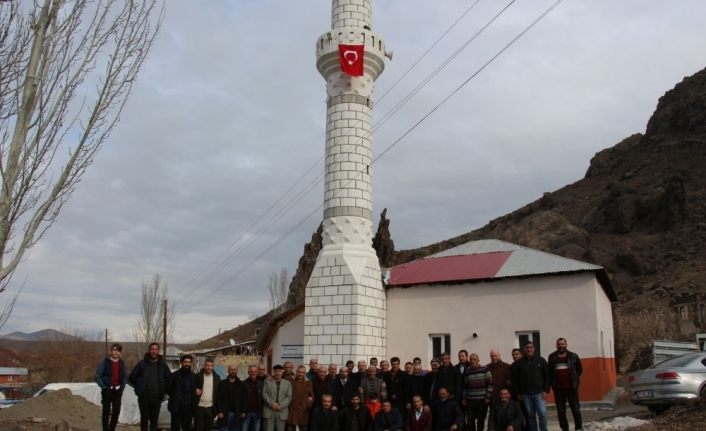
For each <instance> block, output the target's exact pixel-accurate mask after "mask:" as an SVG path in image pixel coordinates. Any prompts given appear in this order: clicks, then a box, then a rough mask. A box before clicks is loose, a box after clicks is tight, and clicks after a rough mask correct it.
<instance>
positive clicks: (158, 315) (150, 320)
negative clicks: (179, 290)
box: [134, 274, 176, 352]
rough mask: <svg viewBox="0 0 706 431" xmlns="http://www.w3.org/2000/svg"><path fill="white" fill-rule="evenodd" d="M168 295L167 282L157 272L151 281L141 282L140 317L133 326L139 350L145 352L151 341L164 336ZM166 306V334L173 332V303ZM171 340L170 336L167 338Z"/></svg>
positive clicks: (158, 339) (156, 340)
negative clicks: (165, 312) (165, 314)
mask: <svg viewBox="0 0 706 431" xmlns="http://www.w3.org/2000/svg"><path fill="white" fill-rule="evenodd" d="M168 297H169V295H168V289H167V283H165V282H164V281H163V280H162V277H161V276H160V275H159V274H155V275H154V277H152V282H151V283H142V304H141V309H140V319H139V320H138V321H137V326H136V327H135V330H134V333H135V341H137V345H138V349H139V351H140V352H146V351H147V346H148V345H149V343H152V342H160V341H161V340H162V338H163V336H164V306H163V304H164V301H165V300H167V299H168ZM167 304H168V307H167V334H168V335H171V334H174V328H175V326H176V325H175V322H174V315H175V312H174V304H169V303H167ZM169 339H170V340H171V338H169Z"/></svg>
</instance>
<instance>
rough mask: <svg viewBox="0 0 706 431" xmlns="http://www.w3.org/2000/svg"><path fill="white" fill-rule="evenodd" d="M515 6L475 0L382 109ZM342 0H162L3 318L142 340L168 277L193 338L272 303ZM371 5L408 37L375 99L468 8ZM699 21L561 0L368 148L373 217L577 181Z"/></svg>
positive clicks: (292, 242) (458, 223) (498, 34)
mask: <svg viewBox="0 0 706 431" xmlns="http://www.w3.org/2000/svg"><path fill="white" fill-rule="evenodd" d="M508 2H510V0H504V1H499V0H480V1H479V2H478V4H477V6H475V7H474V8H473V9H472V10H471V12H470V13H468V14H467V15H466V16H465V17H464V18H463V19H462V20H461V21H460V22H459V24H458V25H457V26H456V27H455V28H454V29H453V30H452V31H451V32H449V34H448V35H447V36H446V37H445V38H444V39H443V40H442V41H441V42H440V43H439V44H438V45H437V47H436V48H435V49H434V50H433V51H432V52H431V53H430V54H429V55H427V56H426V57H425V58H424V59H423V60H422V61H421V62H420V63H419V64H418V66H417V67H415V68H414V69H413V70H412V71H411V72H410V73H409V74H408V75H407V76H406V77H405V78H404V79H403V80H402V81H400V83H399V84H398V85H397V86H395V87H394V88H393V89H392V91H390V92H389V93H388V94H387V95H386V96H385V97H384V98H383V99H382V100H379V102H378V104H377V105H376V108H375V114H374V116H375V117H376V118H378V119H379V118H383V115H384V114H385V113H387V112H389V111H390V110H391V109H392V108H393V107H394V106H395V104H396V103H397V102H399V101H400V100H401V99H402V98H403V97H405V96H406V95H407V94H408V93H409V92H410V91H411V90H412V89H413V88H414V87H415V86H417V84H419V82H421V81H422V80H423V79H424V78H425V77H426V76H427V75H428V74H429V73H431V72H432V71H433V70H434V69H436V68H437V67H438V66H439V65H440V64H441V63H442V62H443V61H444V60H445V59H446V58H448V57H449V56H450V55H451V54H452V53H453V52H454V51H456V49H457V48H458V47H459V46H461V45H462V44H463V43H464V42H465V41H467V40H468V39H469V38H470V37H471V36H472V35H473V34H474V33H475V32H477V31H478V29H479V28H480V27H482V26H483V25H484V24H485V23H486V22H488V20H490V18H491V17H492V16H493V15H495V14H496V13H497V12H498V11H499V10H500V9H502V8H503V7H504V6H505V5H507V3H508ZM553 2H554V0H532V1H529V0H518V1H516V2H514V4H513V5H512V6H510V8H509V9H508V10H507V12H506V13H505V14H503V15H502V16H501V17H500V18H499V19H498V20H497V21H496V22H495V23H494V24H493V25H492V26H490V27H489V28H488V29H487V30H486V31H485V32H484V33H483V34H482V35H481V36H480V37H478V38H477V39H476V40H475V41H474V42H473V43H471V44H470V45H468V47H467V48H466V49H465V50H464V51H463V52H462V53H461V54H460V55H459V56H458V57H457V58H456V59H455V60H454V61H453V62H451V63H450V64H449V65H448V67H446V68H445V69H444V70H443V71H442V72H441V73H439V74H438V76H437V77H436V78H435V79H434V80H432V81H431V82H429V84H428V85H426V86H425V87H424V89H423V90H422V91H420V92H419V94H417V95H416V96H415V97H414V98H413V99H411V100H410V101H409V103H407V104H406V105H405V107H404V108H403V109H401V110H400V111H399V112H397V114H396V115H394V116H393V117H391V118H390V119H389V120H388V121H386V122H385V123H384V124H382V125H381V126H380V127H379V129H378V130H377V132H376V135H375V138H374V147H375V153H376V154H379V153H380V152H382V151H383V150H384V149H385V148H386V147H388V146H389V145H390V144H391V143H392V142H394V141H395V140H396V139H398V138H399V137H400V136H401V135H402V134H403V133H404V132H405V131H406V130H407V129H409V128H410V127H411V126H412V125H413V124H414V123H416V122H417V121H418V120H419V119H420V118H422V116H424V115H425V114H426V113H427V112H428V111H429V110H430V109H432V108H433V107H434V106H436V105H437V104H438V103H439V102H440V101H441V99H443V98H444V97H445V96H446V95H448V94H449V93H450V92H451V91H452V90H453V89H454V88H456V87H457V86H458V85H460V84H461V83H462V82H463V81H464V80H466V79H467V78H468V77H469V76H471V75H472V74H473V73H475V72H476V71H477V70H478V68H479V67H481V66H482V65H483V64H484V63H485V62H486V61H487V60H488V59H490V58H491V57H492V56H493V55H495V54H496V53H497V52H498V51H499V50H500V49H502V48H503V46H505V45H506V44H507V43H508V42H509V41H510V40H511V39H512V38H513V37H515V36H516V35H517V34H518V33H519V32H521V31H522V30H523V29H524V28H525V26H527V25H528V24H529V23H530V22H532V21H533V20H534V19H535V18H536V17H537V16H539V15H540V14H541V13H542V12H543V11H544V10H545V9H546V8H548V7H549V6H550V5H551V4H552V3H553ZM330 3H331V2H330V1H328V0H302V1H291V0H199V1H186V0H170V1H169V2H168V5H167V12H166V17H165V20H164V24H163V30H162V32H161V34H160V37H159V40H158V42H157V43H156V45H155V47H154V49H153V52H152V54H151V57H150V58H149V60H148V62H147V63H146V65H145V67H144V69H143V72H142V74H141V76H140V80H139V82H138V84H137V85H136V87H135V89H134V93H133V95H132V97H131V99H130V101H129V104H128V107H127V110H126V111H125V112H124V114H123V115H122V117H121V122H120V125H119V126H118V128H117V129H116V130H115V132H114V133H113V134H112V136H111V137H110V140H109V141H108V142H107V144H106V145H105V148H104V149H103V150H102V151H101V153H100V154H99V155H98V157H97V158H96V160H95V163H94V165H93V166H92V167H91V168H90V169H89V171H88V172H87V173H86V175H85V176H84V178H83V181H82V182H81V184H80V185H79V187H78V190H77V191H76V192H75V194H74V196H73V198H72V200H71V201H70V202H69V204H68V205H67V206H66V208H65V209H64V211H63V213H62V214H61V216H60V218H59V220H58V222H57V223H56V224H55V225H54V226H53V227H52V229H51V230H50V231H49V232H48V233H47V235H46V236H45V237H44V238H43V239H42V241H41V243H40V244H39V245H37V246H36V247H35V248H34V249H32V251H31V252H30V253H29V255H28V257H27V258H26V260H25V262H24V263H23V265H22V267H21V269H20V270H19V271H18V273H17V274H16V276H15V279H14V281H15V285H14V288H15V289H16V288H17V286H18V285H19V284H20V283H24V290H23V291H22V294H21V296H20V299H19V301H18V303H17V306H16V308H15V312H14V315H13V316H12V318H11V319H10V321H9V322H8V323H7V324H6V326H5V327H4V328H3V329H2V332H3V333H9V332H12V331H16V330H19V331H25V332H30V331H35V330H39V329H44V328H58V329H70V330H80V331H84V332H86V333H96V332H98V331H100V330H102V329H103V328H108V330H109V332H110V334H111V338H112V339H118V340H129V339H131V337H132V336H131V333H132V330H131V328H132V327H133V326H135V323H136V321H137V316H138V312H139V306H140V286H141V284H142V283H143V282H148V281H149V280H150V279H151V278H152V277H153V275H154V274H155V273H159V274H161V276H162V277H163V278H164V279H165V280H166V282H167V283H168V284H169V290H170V294H171V300H172V301H173V302H174V303H175V304H176V310H177V325H176V333H175V338H176V339H177V340H178V341H192V340H197V339H201V338H204V337H208V336H211V335H214V334H216V333H218V330H219V328H232V327H234V326H236V325H238V324H240V323H243V322H244V321H246V320H247V319H249V318H251V317H254V316H257V315H259V314H260V313H262V312H264V311H266V309H267V306H268V300H269V296H268V293H267V288H266V285H267V275H268V273H270V272H272V271H277V270H278V269H279V268H281V267H283V266H284V267H286V268H287V269H288V270H289V272H290V275H291V274H293V272H294V270H295V269H296V264H297V260H298V258H299V256H300V255H301V252H302V247H303V245H304V243H305V242H306V241H308V240H309V238H310V236H311V233H312V232H313V231H314V230H315V229H316V227H317V225H318V223H319V221H320V218H321V211H320V210H317V208H318V207H319V205H320V203H321V201H322V195H323V186H322V184H321V183H320V182H317V179H318V178H319V177H320V176H321V174H322V173H323V169H324V167H323V165H322V163H321V160H320V159H321V157H322V155H323V151H324V137H323V135H324V128H325V124H324V120H325V90H324V82H323V80H322V78H321V77H320V76H319V75H318V72H317V71H316V68H315V57H314V41H315V39H316V38H317V37H318V36H319V35H320V34H322V33H324V32H325V31H327V30H328V29H329V27H330ZM373 3H374V15H373V20H374V23H373V24H374V25H373V28H374V30H376V31H377V32H379V33H380V34H381V35H382V36H383V37H385V40H386V43H387V45H388V47H389V48H391V49H393V50H394V58H393V60H392V61H390V62H388V63H387V66H386V69H385V72H384V73H383V74H382V76H381V77H380V78H379V79H378V81H377V84H376V94H377V95H378V99H379V96H381V95H382V94H384V93H385V92H387V90H388V89H390V88H391V86H392V85H393V83H395V81H397V80H398V78H399V77H400V76H401V75H402V74H403V73H404V72H405V71H406V70H407V69H408V68H409V67H410V66H411V65H412V64H413V63H414V62H415V61H416V60H417V58H418V57H419V56H420V55H421V54H422V53H423V52H424V51H425V50H426V49H427V48H428V47H429V46H430V45H431V43H432V42H433V41H434V40H436V39H437V38H438V37H439V36H440V35H441V34H442V33H443V32H444V31H446V30H447V29H448V28H449V26H450V25H451V24H452V23H453V22H454V21H455V20H456V19H457V18H458V17H459V16H460V15H461V14H462V13H463V12H465V11H466V10H467V9H468V8H469V6H470V5H471V4H472V2H471V0H439V1H434V2H430V1H423V0H397V1H390V0H386V1H383V0H375V1H374V2H373ZM705 17H706V2H703V1H702V0H678V1H674V2H665V1H662V0H621V1H614V0H592V1H585V0H565V1H564V2H563V3H561V4H560V5H559V6H558V7H557V8H556V9H555V10H554V11H552V12H551V13H550V14H549V15H548V16H547V17H546V18H545V19H544V20H543V21H541V22H540V23H539V24H538V25H537V26H536V27H535V28H534V29H532V30H531V31H530V32H528V33H527V34H526V35H525V36H524V37H523V38H522V39H520V40H519V41H518V42H517V43H516V44H515V45H513V46H512V47H511V48H510V49H508V50H507V51H506V52H505V53H504V54H502V55H501V56H500V57H499V58H498V59H497V60H496V61H495V62H493V63H492V64H491V65H490V66H488V67H487V68H486V69H485V70H483V71H482V72H481V73H480V74H478V75H477V77H476V78H474V79H473V80H471V81H470V82H469V83H468V84H467V85H466V86H465V87H464V88H463V89H462V90H461V91H460V92H458V93H457V94H456V95H455V96H454V97H453V98H452V99H450V100H449V101H448V102H447V103H446V104H444V105H443V106H442V107H441V108H440V109H439V110H437V111H436V112H435V113H434V114H433V115H432V116H430V117H429V118H428V119H427V120H426V121H425V122H423V123H422V124H421V125H420V126H419V127H417V128H416V129H415V130H414V131H413V132H412V133H411V134H410V135H409V136H407V137H406V138H405V139H404V140H402V141H401V142H400V143H399V144H398V145H397V146H395V148H394V149H392V150H391V151H390V152H388V153H387V154H385V156H384V157H382V158H381V159H380V160H379V161H378V162H377V163H376V164H375V166H374V194H375V214H376V218H377V214H379V212H380V211H381V210H382V209H383V208H387V209H388V216H389V217H390V218H391V220H392V223H391V230H392V234H393V239H394V241H395V244H396V246H397V248H411V247H417V246H421V245H425V244H428V243H431V242H436V241H439V240H442V239H446V238H448V237H451V236H454V235H457V234H460V233H463V232H467V231H469V230H472V229H474V228H477V227H480V226H482V225H484V224H485V223H486V222H488V221H489V220H490V219H492V218H494V217H497V216H500V215H503V214H505V213H507V212H508V211H511V210H513V209H516V208H517V207H519V206H521V205H523V204H526V203H528V202H531V201H533V200H535V199H536V198H538V197H539V196H540V195H541V194H542V193H543V192H546V191H552V190H555V189H557V188H559V187H562V186H563V185H566V184H568V183H570V182H573V181H576V180H578V179H580V178H581V177H582V176H583V174H584V173H585V171H586V169H587V167H588V163H589V160H590V158H591V157H592V156H593V155H594V154H595V153H596V152H597V151H599V150H601V149H603V148H606V147H609V146H612V145H614V144H615V143H617V142H619V141H620V140H621V139H622V138H624V137H626V136H628V135H630V134H632V133H635V132H642V131H644V128H645V124H646V122H647V120H648V118H649V116H650V114H651V113H652V112H653V110H654V108H655V105H656V103H657V99H658V98H659V97H660V96H661V95H662V94H663V93H664V92H665V91H666V90H668V89H670V88H672V87H673V86H674V84H675V83H676V82H678V81H680V80H681V79H682V78H683V77H684V76H687V75H691V74H693V73H695V72H697V71H698V70H700V69H702V68H703V67H704V66H706V43H705V41H706V26H704V25H703V23H704V18H705ZM317 161H318V162H317ZM309 184H313V186H312V187H309ZM308 189H310V191H308V192H306V190H308ZM290 203H291V205H290ZM273 205H275V206H274V210H271V211H266V210H268V208H270V207H271V206H273ZM283 208H288V211H287V212H286V213H285V212H283ZM312 213H313V215H311V214H312Z"/></svg>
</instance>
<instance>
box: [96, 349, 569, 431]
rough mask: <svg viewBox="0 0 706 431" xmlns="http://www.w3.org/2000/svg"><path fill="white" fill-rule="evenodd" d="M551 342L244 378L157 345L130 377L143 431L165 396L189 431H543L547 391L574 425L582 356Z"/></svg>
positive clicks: (108, 389) (107, 366)
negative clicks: (506, 357) (196, 364)
mask: <svg viewBox="0 0 706 431" xmlns="http://www.w3.org/2000/svg"><path fill="white" fill-rule="evenodd" d="M116 346H117V347H118V351H117V353H116V352H115V347H116ZM556 347H557V349H556V351H555V352H553V353H552V354H551V355H549V357H548V360H545V359H544V358H542V357H541V356H540V355H539V354H538V353H537V352H536V351H535V346H534V344H533V343H531V342H530V343H527V344H526V345H525V346H524V349H523V351H521V350H520V349H513V351H512V355H513V362H512V364H508V363H505V362H504V361H503V360H502V358H501V355H500V352H499V351H498V350H495V349H494V350H491V352H490V362H489V363H488V364H487V365H481V362H480V357H479V356H478V355H477V354H475V353H472V354H470V355H469V354H468V352H467V351H466V350H461V351H459V352H458V363H457V364H455V365H454V364H452V363H451V358H450V355H449V354H448V353H443V354H442V355H441V357H440V358H434V359H432V361H431V363H430V369H429V370H427V371H425V370H423V369H422V365H421V360H420V359H419V358H414V360H413V361H411V362H407V363H406V364H404V368H402V367H401V363H400V359H399V358H397V357H394V358H391V359H390V360H389V361H387V360H381V361H380V362H379V363H378V360H377V359H376V358H371V359H370V362H369V363H368V362H366V361H358V363H357V370H355V369H354V366H355V364H354V363H353V361H348V362H347V363H346V365H345V366H343V367H341V368H340V369H339V368H338V367H337V365H336V364H329V365H328V367H325V366H320V365H319V364H318V361H317V360H316V359H311V361H310V362H309V369H308V370H307V368H306V367H305V366H303V365H300V366H298V367H296V368H295V366H294V364H293V363H292V362H285V363H284V364H282V365H275V366H274V367H273V370H272V375H266V373H265V370H264V367H263V366H260V367H257V366H251V367H249V369H248V377H247V378H246V379H245V380H240V379H239V378H238V373H237V368H236V367H235V366H233V365H231V366H229V367H228V376H227V378H225V379H223V380H221V379H220V378H219V377H218V374H216V373H215V372H214V370H213V365H214V364H213V360H211V359H207V360H206V362H205V365H204V367H203V369H202V370H201V371H200V372H199V373H194V372H192V370H191V365H192V361H193V358H192V357H191V356H190V355H184V356H183V357H182V358H181V368H180V369H179V370H177V371H174V372H173V373H170V372H169V369H168V367H167V366H166V363H165V362H164V361H163V360H162V358H161V356H160V355H159V345H158V344H156V343H153V344H152V345H150V348H149V352H148V353H147V354H146V355H145V357H144V359H143V360H141V361H140V362H139V363H138V364H137V365H136V366H135V368H134V369H133V370H132V372H131V373H130V375H129V378H127V381H129V382H130V383H131V384H132V385H133V386H134V388H135V392H136V394H137V396H138V403H139V408H140V417H141V429H142V430H144V431H147V430H148V429H149V430H150V431H154V430H156V429H157V420H158V416H159V407H160V403H161V401H162V399H164V397H165V395H169V402H168V409H169V411H170V413H171V429H172V430H173V431H179V430H190V429H191V425H192V423H195V426H196V430H197V431H198V430H209V429H211V428H212V426H213V421H214V418H215V419H216V421H217V424H218V426H219V427H220V430H222V431H285V430H286V431H296V430H297V428H298V429H299V431H307V429H308V430H309V431H400V430H405V431H483V430H484V428H485V424H486V418H487V424H488V429H489V430H491V431H519V430H529V431H537V430H539V431H547V409H546V403H545V397H546V395H547V394H548V393H549V392H550V390H551V391H553V392H554V398H555V400H556V406H557V415H558V417H559V424H560V427H561V429H562V430H563V431H568V430H569V423H568V420H567V418H566V404H567V402H568V404H569V407H570V409H571V412H572V415H573V419H574V426H575V429H576V430H580V429H581V427H582V419H581V412H580V406H579V398H578V387H579V379H580V376H581V373H582V367H581V361H580V359H579V357H578V355H576V354H575V353H573V352H570V351H569V350H567V342H566V340H565V339H564V338H559V339H558V340H557V342H556ZM119 351H120V348H119V345H114V346H113V349H111V355H110V357H108V358H106V359H105V360H104V361H103V362H101V364H100V365H99V368H98V372H97V374H96V380H97V381H98V384H99V385H100V386H101V388H102V390H103V429H104V431H105V430H114V429H115V425H116V424H117V415H118V414H119V411H120V396H119V395H120V394H121V393H122V390H123V389H124V384H125V382H126V379H125V373H126V371H125V365H124V363H122V359H120V355H119ZM116 363H118V364H121V365H117V366H116V365H114V364H116ZM116 376H117V377H116ZM116 400H117V404H116ZM111 413H112V415H111ZM488 413H490V414H488ZM109 418H110V420H109Z"/></svg>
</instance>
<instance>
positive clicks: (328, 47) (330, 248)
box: [304, 0, 386, 364]
mask: <svg viewBox="0 0 706 431" xmlns="http://www.w3.org/2000/svg"><path fill="white" fill-rule="evenodd" d="M339 44H362V45H364V46H365V53H364V58H365V63H364V65H365V72H364V75H363V76H360V77H351V76H349V75H346V74H344V73H343V72H341V68H340V65H339V60H338V55H339V54H338V45H339ZM316 54H317V62H316V65H317V68H318V70H319V72H320V73H321V75H322V76H323V77H324V79H325V80H326V92H327V96H328V98H327V118H326V178H325V186H324V187H325V190H324V222H323V249H322V250H321V253H320V254H319V256H318V258H317V261H316V266H315V267H314V270H313V272H312V275H311V278H310V279H309V283H308V284H307V286H306V297H305V311H304V361H305V362H308V361H309V359H311V358H312V357H317V358H318V360H319V363H320V364H329V363H336V364H342V363H344V361H345V360H347V359H354V360H358V359H366V360H367V359H369V358H370V357H372V356H378V357H384V356H385V314H386V306H385V291H384V289H383V286H382V278H381V273H380V266H379V264H378V258H377V255H376V254H375V250H374V249H373V248H372V238H373V223H372V210H373V202H372V185H371V184H372V166H371V162H372V95H373V86H374V81H375V79H376V78H377V77H378V76H379V75H380V73H382V71H383V69H384V67H385V65H384V58H385V44H384V41H383V40H382V38H380V37H379V35H377V34H376V33H374V32H373V31H372V30H371V5H370V0H332V7H331V31H329V32H327V33H324V34H323V35H322V36H321V37H320V38H319V39H318V40H317V43H316Z"/></svg>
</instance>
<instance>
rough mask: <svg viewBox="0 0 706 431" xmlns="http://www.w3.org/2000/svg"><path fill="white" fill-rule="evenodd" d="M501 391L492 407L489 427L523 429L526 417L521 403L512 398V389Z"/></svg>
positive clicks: (492, 430) (495, 430) (497, 430)
mask: <svg viewBox="0 0 706 431" xmlns="http://www.w3.org/2000/svg"><path fill="white" fill-rule="evenodd" d="M499 392H500V395H499V398H498V400H496V401H495V402H494V403H493V406H492V407H491V408H490V420H489V421H488V425H489V426H488V428H489V429H490V431H521V430H522V424H523V423H524V422H525V419H524V417H523V416H522V407H520V403H518V402H517V401H515V400H513V399H512V397H511V396H510V391H509V390H507V389H506V388H503V389H501V390H500V391H499Z"/></svg>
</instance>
